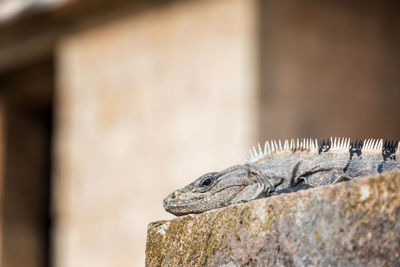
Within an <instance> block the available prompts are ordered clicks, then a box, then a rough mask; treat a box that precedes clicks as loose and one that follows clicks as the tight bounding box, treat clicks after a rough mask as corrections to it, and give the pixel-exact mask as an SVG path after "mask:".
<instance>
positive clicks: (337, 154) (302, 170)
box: [163, 138, 400, 216]
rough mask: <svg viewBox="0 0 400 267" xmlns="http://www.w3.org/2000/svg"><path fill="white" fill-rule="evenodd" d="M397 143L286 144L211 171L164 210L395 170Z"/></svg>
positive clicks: (195, 208) (196, 208)
mask: <svg viewBox="0 0 400 267" xmlns="http://www.w3.org/2000/svg"><path fill="white" fill-rule="evenodd" d="M399 158H400V144H399V142H398V141H385V142H383V140H382V139H380V140H376V139H366V140H351V139H350V138H331V139H329V140H321V141H320V142H318V140H312V139H302V140H299V139H297V140H294V139H292V140H290V141H289V140H286V141H285V142H284V144H283V146H282V143H281V141H280V140H279V141H278V142H277V141H270V142H268V141H267V142H265V145H264V149H262V148H261V146H260V144H258V148H257V149H256V148H254V147H253V150H250V156H249V158H248V159H247V161H246V163H244V164H242V165H235V166H232V167H230V168H228V169H225V170H223V171H220V172H211V173H207V174H204V175H203V176H201V177H199V178H197V179H196V180H195V181H194V182H192V183H190V184H188V185H187V186H185V187H183V188H181V189H178V190H176V191H174V192H172V193H171V194H169V195H168V196H167V197H166V198H165V199H164V201H163V202H164V208H165V210H166V211H168V212H170V213H172V214H174V215H177V216H180V215H186V214H191V213H201V212H204V211H207V210H211V209H215V208H220V207H224V206H227V205H231V204H236V203H241V202H247V201H250V200H254V199H257V198H263V197H268V196H270V195H274V194H281V193H287V192H294V191H298V190H302V189H307V188H313V187H317V186H322V185H327V184H333V183H338V182H342V181H347V180H351V179H354V178H359V177H365V176H370V175H373V174H377V173H383V172H387V171H391V170H400V160H399Z"/></svg>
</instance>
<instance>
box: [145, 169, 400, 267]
mask: <svg viewBox="0 0 400 267" xmlns="http://www.w3.org/2000/svg"><path fill="white" fill-rule="evenodd" d="M399 192H400V172H392V173H387V174H382V175H378V176H374V177H370V178H363V179H358V180H354V181H351V182H345V183H341V184H337V185H330V186H325V187H321V188H317V189H311V190H305V191H300V192H296V193H292V194H286V195H280V196H275V197H270V198H266V199H260V200H255V201H252V202H248V203H243V204H239V205H233V206H229V207H226V208H222V209H217V210H213V211H210V212H205V213H203V214H200V215H188V216H184V217H179V218H176V219H173V220H170V221H158V222H154V223H150V224H149V226H148V236H147V246H146V265H147V266H166V265H171V266H178V265H179V266H194V265H195V266H198V265H206V266H248V265H250V266H265V265H268V266H272V265H274V266H290V265H297V266H299V265H302V266H303V265H322V266H327V265H333V266H336V265H339V266H340V265H349V264H353V265H367V264H372V265H375V266H377V265H378V266H395V265H398V264H400V194H399Z"/></svg>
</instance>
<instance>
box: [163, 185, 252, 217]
mask: <svg viewBox="0 0 400 267" xmlns="http://www.w3.org/2000/svg"><path fill="white" fill-rule="evenodd" d="M243 187H244V186H243V185H231V186H229V187H225V188H223V189H221V190H219V191H216V192H213V193H211V194H208V195H203V194H198V195H194V194H193V193H192V192H190V191H189V192H183V191H182V189H181V190H176V191H174V192H172V193H171V194H169V195H168V196H167V197H166V198H164V200H163V204H164V209H165V210H166V211H167V212H169V213H172V214H174V215H176V216H182V215H187V214H190V213H201V212H204V211H207V210H211V209H215V208H220V207H224V206H227V205H229V201H230V200H231V199H232V198H233V197H235V195H236V194H238V193H239V192H240V191H241V190H242V189H243ZM222 191H225V192H224V195H223V196H222V197H221V196H218V195H219V193H221V192H222ZM210 203H212V204H211V205H210Z"/></svg>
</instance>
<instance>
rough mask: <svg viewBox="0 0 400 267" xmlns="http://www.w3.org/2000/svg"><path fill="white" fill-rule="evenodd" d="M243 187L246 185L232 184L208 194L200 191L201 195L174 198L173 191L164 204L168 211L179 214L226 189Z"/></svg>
mask: <svg viewBox="0 0 400 267" xmlns="http://www.w3.org/2000/svg"><path fill="white" fill-rule="evenodd" d="M243 187H245V186H243V185H231V186H228V187H224V188H221V189H220V190H218V191H215V192H212V193H210V194H206V193H207V192H205V193H200V194H199V195H196V196H190V197H188V198H182V197H178V198H172V194H173V193H171V194H169V195H168V196H167V197H166V198H164V200H163V204H164V208H165V210H167V211H168V212H171V213H173V214H175V215H178V214H177V213H179V211H181V210H184V209H187V208H189V207H193V206H196V205H197V204H199V202H201V201H207V199H210V198H213V197H215V195H216V194H218V193H220V192H221V191H224V190H227V189H231V190H232V189H233V188H243ZM240 191H241V190H237V191H236V192H234V193H233V194H232V197H234V196H235V195H236V194H237V193H239V192H240ZM188 193H189V194H190V193H192V192H188ZM183 195H186V196H187V193H186V194H185V193H184V194H183ZM201 212H202V211H201ZM191 213H192V212H191ZM184 214H187V213H184Z"/></svg>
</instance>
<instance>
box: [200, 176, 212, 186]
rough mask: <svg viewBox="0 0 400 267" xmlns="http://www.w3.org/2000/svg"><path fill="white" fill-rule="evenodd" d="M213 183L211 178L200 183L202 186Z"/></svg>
mask: <svg viewBox="0 0 400 267" xmlns="http://www.w3.org/2000/svg"><path fill="white" fill-rule="evenodd" d="M211 183H212V179H211V178H205V179H203V180H202V181H201V182H200V186H209V185H210V184H211Z"/></svg>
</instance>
